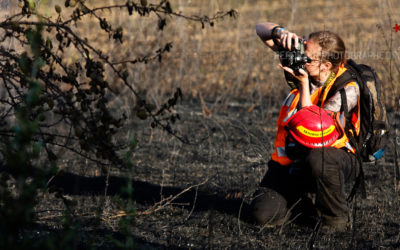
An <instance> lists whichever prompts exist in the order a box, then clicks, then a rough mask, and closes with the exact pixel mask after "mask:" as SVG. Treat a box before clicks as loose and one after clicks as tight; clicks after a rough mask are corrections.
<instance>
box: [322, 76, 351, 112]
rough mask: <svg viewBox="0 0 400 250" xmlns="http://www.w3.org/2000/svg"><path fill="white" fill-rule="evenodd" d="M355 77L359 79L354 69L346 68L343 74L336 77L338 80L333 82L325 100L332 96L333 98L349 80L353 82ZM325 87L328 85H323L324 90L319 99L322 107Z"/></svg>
mask: <svg viewBox="0 0 400 250" xmlns="http://www.w3.org/2000/svg"><path fill="white" fill-rule="evenodd" d="M355 79H357V75H356V74H355V73H354V72H353V71H352V70H346V71H345V72H344V73H343V74H341V75H340V76H338V77H337V78H336V80H335V82H334V83H333V85H332V87H331V89H330V90H329V92H328V94H327V96H326V98H325V100H329V99H330V98H332V97H333V96H334V95H335V94H336V93H337V92H338V91H340V90H341V89H343V88H344V87H345V86H346V84H348V83H349V82H351V81H353V80H355ZM325 88H326V85H325V86H324V87H323V89H322V92H321V94H320V96H319V99H318V104H317V106H319V107H321V104H322V97H323V95H324V92H325Z"/></svg>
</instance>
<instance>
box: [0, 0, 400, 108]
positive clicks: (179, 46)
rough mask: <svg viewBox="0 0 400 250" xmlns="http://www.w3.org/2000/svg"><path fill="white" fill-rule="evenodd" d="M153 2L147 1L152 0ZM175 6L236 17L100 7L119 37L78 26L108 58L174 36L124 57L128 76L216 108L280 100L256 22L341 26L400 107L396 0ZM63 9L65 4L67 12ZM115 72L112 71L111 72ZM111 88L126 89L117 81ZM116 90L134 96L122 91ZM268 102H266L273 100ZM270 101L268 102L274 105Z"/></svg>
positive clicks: (151, 92) (42, 2) (156, 93)
mask: <svg viewBox="0 0 400 250" xmlns="http://www.w3.org/2000/svg"><path fill="white" fill-rule="evenodd" d="M36 2H37V4H38V6H39V7H40V8H41V10H42V11H43V12H42V13H46V15H48V16H53V17H55V16H56V15H57V14H56V13H55V11H54V5H56V4H59V5H61V6H62V5H63V4H64V2H65V1H63V0H47V1H46V0H38V1H36ZM125 2H126V1H125V0H122V1H118V0H104V1H103V0H102V1H94V0H88V1H87V3H88V4H89V5H90V6H96V5H104V4H121V3H125ZM150 2H151V1H150ZM170 2H171V6H172V8H173V9H174V10H179V11H181V13H182V14H184V15H188V16H191V15H207V16H212V15H213V14H215V13H217V12H219V11H228V10H230V9H235V10H237V11H238V16H237V18H236V19H233V18H225V19H223V20H220V21H218V22H217V23H215V25H214V26H213V27H211V26H210V25H207V24H206V25H205V26H204V28H202V25H201V24H200V23H195V22H191V21H187V20H185V19H181V18H176V17H174V16H170V17H167V19H166V24H167V25H166V27H165V28H164V30H163V31H160V30H159V29H158V19H157V18H156V17H155V16H154V14H150V15H149V16H147V17H146V18H141V17H139V16H138V15H137V14H134V15H132V16H129V15H128V13H127V11H122V10H121V11H120V12H118V11H114V12H109V13H107V11H105V12H104V14H105V15H106V16H108V18H109V21H110V22H111V24H112V25H113V27H117V26H121V27H123V28H124V37H123V43H119V42H117V41H114V40H112V39H110V40H109V39H108V37H107V36H104V35H103V36H101V35H99V34H98V33H99V32H103V31H101V30H100V29H99V28H98V26H99V24H98V22H97V21H96V20H95V19H92V20H90V19H87V20H82V23H84V24H85V25H81V26H79V27H77V28H76V32H78V33H80V34H84V36H85V37H87V38H88V39H89V40H91V41H93V42H94V43H93V44H94V45H95V46H96V47H97V48H101V49H102V50H103V51H106V52H108V53H109V56H110V57H111V58H112V61H115V62H118V61H124V60H129V59H135V58H137V57H141V56H145V55H149V54H152V53H154V52H155V51H156V50H157V49H159V48H161V47H164V46H165V44H167V43H169V42H171V43H172V46H173V47H172V50H171V51H170V53H166V54H165V56H164V57H163V58H162V61H161V62H158V61H157V60H155V61H152V62H149V63H147V64H134V65H133V64H132V65H130V64H127V65H126V66H125V67H126V68H127V70H129V72H130V75H131V76H130V81H131V82H132V83H133V85H134V86H135V88H136V89H137V90H140V92H141V93H142V94H143V95H146V96H147V97H148V100H151V101H152V102H153V103H154V104H161V103H162V101H163V100H164V99H165V96H166V95H168V94H170V93H172V92H174V91H175V89H176V88H177V87H180V88H181V89H182V91H183V92H184V96H185V97H186V98H188V99H192V98H193V99H198V98H199V96H200V95H201V96H202V97H204V99H205V100H206V101H207V102H210V103H212V104H222V105H213V106H212V108H213V109H214V111H215V110H217V109H220V108H223V107H224V105H226V104H229V103H230V102H233V101H239V102H246V103H251V104H254V105H261V104H262V103H263V102H265V103H266V104H267V105H268V106H270V105H272V106H273V107H277V106H278V105H279V104H280V102H281V100H282V99H283V98H284V96H285V95H286V93H287V91H288V90H289V88H288V87H287V85H286V83H285V80H284V77H283V74H282V71H281V70H280V69H279V68H278V66H277V64H278V59H277V57H276V55H275V54H274V53H273V52H271V51H270V50H269V49H267V47H266V46H264V45H263V43H262V42H261V40H260V39H259V38H258V37H257V35H256V33H255V24H257V23H259V22H264V21H270V22H275V23H278V24H280V25H283V26H285V27H287V28H288V29H289V30H290V31H292V32H295V33H297V34H299V35H304V36H307V35H308V34H309V33H310V32H312V31H317V30H324V29H326V30H331V31H333V32H336V33H338V34H339V35H340V36H341V37H342V38H343V40H344V41H345V44H346V46H347V51H348V53H349V57H350V58H353V59H355V60H356V61H357V62H359V63H365V64H368V65H371V66H373V67H374V68H375V69H376V71H377V72H378V74H379V75H380V77H381V78H382V80H383V81H384V86H385V90H386V91H385V95H386V101H387V105H388V107H389V108H391V109H399V96H400V84H399V76H400V75H399V69H400V57H399V53H400V42H399V41H400V33H396V32H395V31H394V29H393V28H392V27H393V26H394V25H395V24H396V23H400V18H399V14H398V13H400V12H399V11H400V3H398V2H397V1H389V0H383V1H374V0H364V1H346V0H338V1H335V2H333V1H328V0H317V1H315V0H313V1H312V0H304V1H298V0H284V1H281V0H271V1H261V0H247V1H245V0H240V1H234V0H229V1H228V0H197V1H193V0H172V1H170ZM17 5H18V1H14V0H13V1H11V0H3V1H2V3H1V6H0V7H1V9H2V11H3V15H4V11H5V12H6V13H7V12H8V13H9V14H11V13H13V12H15V10H16V7H17ZM66 11H68V10H67V9H65V10H63V13H62V14H63V15H64V16H66V15H65V14H66ZM67 55H68V58H66V60H69V61H70V62H71V63H73V62H76V61H79V58H78V56H77V54H76V52H74V51H69V52H68V53H67ZM108 76H109V77H110V78H112V77H113V75H112V74H111V73H109V75H108ZM115 85H116V86H115V88H116V89H118V88H119V90H121V93H124V89H123V87H122V86H118V83H115ZM121 98H127V99H129V98H131V97H122V96H121ZM270 107H271V106H270ZM271 108H272V107H271Z"/></svg>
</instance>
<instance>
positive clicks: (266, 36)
mask: <svg viewBox="0 0 400 250" xmlns="http://www.w3.org/2000/svg"><path fill="white" fill-rule="evenodd" d="M277 26H280V25H278V24H276V23H270V22H264V23H258V24H257V25H256V33H257V35H258V36H259V37H260V39H261V40H262V41H263V42H264V43H265V44H266V45H267V46H268V47H270V48H271V49H272V50H274V51H277V50H278V46H277V45H275V43H274V41H273V39H272V35H273V34H272V30H273V29H274V28H275V27H277ZM280 28H281V29H279V28H278V29H276V31H278V32H277V33H276V35H277V37H276V38H277V39H278V40H279V42H280V43H281V45H282V46H283V47H284V48H289V49H291V47H292V41H293V40H294V43H295V46H296V47H297V46H298V42H299V37H298V36H297V35H296V34H295V33H292V32H289V31H288V30H286V29H285V28H284V27H282V26H280Z"/></svg>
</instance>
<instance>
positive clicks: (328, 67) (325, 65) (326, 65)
mask: <svg viewBox="0 0 400 250" xmlns="http://www.w3.org/2000/svg"><path fill="white" fill-rule="evenodd" d="M321 66H322V67H323V70H331V69H332V67H333V65H332V63H331V62H324V63H322V65H321Z"/></svg>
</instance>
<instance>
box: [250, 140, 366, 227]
mask: <svg viewBox="0 0 400 250" xmlns="http://www.w3.org/2000/svg"><path fill="white" fill-rule="evenodd" d="M358 173H359V165H358V163H357V159H356V157H355V156H354V155H353V154H352V153H349V152H347V151H345V150H342V149H337V148H332V147H327V148H316V149H312V150H310V151H309V152H308V153H307V154H306V155H305V157H304V159H303V160H301V161H298V162H297V163H293V164H291V165H289V166H281V165H280V164H278V163H277V162H275V161H272V160H271V161H270V162H269V163H268V171H267V173H266V174H265V176H264V178H263V180H262V181H261V184H260V188H259V189H258V190H257V192H256V193H255V194H254V198H253V201H252V204H251V207H252V212H253V217H254V219H255V220H256V222H257V223H259V224H264V223H271V224H273V223H274V222H276V221H278V220H279V219H282V217H283V216H284V215H285V214H286V212H287V210H288V209H289V208H290V207H292V206H293V205H294V204H295V203H296V202H297V201H298V200H299V199H300V198H301V197H303V196H304V195H305V194H306V193H316V200H315V206H316V209H317V210H318V211H319V212H320V214H321V216H326V217H331V218H339V219H342V218H347V216H348V204H347V201H346V198H347V196H346V186H348V187H352V186H353V184H354V181H355V178H356V177H357V175H358Z"/></svg>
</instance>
